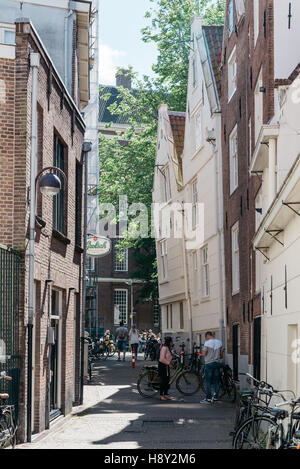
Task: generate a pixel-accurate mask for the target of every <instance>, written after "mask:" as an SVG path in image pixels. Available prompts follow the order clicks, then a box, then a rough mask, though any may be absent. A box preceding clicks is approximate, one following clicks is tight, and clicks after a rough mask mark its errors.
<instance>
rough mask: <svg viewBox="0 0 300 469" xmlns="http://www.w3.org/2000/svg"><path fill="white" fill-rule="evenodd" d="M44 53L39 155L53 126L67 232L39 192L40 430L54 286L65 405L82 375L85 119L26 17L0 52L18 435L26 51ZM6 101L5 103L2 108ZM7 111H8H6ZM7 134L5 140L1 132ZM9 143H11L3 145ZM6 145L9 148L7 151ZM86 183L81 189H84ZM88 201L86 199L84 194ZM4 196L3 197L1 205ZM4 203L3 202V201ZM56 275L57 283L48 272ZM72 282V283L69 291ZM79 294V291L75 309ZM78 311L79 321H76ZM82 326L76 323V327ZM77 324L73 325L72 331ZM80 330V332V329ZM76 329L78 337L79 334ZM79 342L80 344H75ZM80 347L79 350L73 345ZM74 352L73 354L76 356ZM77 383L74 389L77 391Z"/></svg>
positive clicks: (0, 213)
mask: <svg viewBox="0 0 300 469" xmlns="http://www.w3.org/2000/svg"><path fill="white" fill-rule="evenodd" d="M30 50H33V51H34V52H39V53H40V57H41V63H40V67H39V71H38V149H37V150H38V151H37V153H38V155H37V158H38V161H37V167H38V169H39V170H40V169H41V168H44V167H47V166H53V140H54V132H56V133H57V135H59V138H60V139H61V140H62V142H63V143H64V145H65V160H66V161H65V162H66V165H65V167H66V173H67V174H66V175H67V180H68V184H67V188H66V200H67V207H66V208H67V210H66V211H65V219H64V222H65V232H64V235H65V236H62V235H61V234H59V233H55V232H54V231H53V199H52V198H51V197H49V196H41V195H38V198H37V201H38V207H37V213H38V215H39V217H41V218H42V220H43V222H45V223H46V225H45V227H44V228H41V227H37V228H36V242H35V275H34V276H35V284H36V309H35V312H36V317H35V328H34V340H35V354H34V378H33V381H34V402H33V407H34V422H33V429H34V431H35V432H40V431H42V430H43V429H45V428H46V427H47V426H48V423H49V422H48V409H49V392H48V391H49V376H50V373H49V355H50V350H51V346H49V345H48V344H47V343H46V342H47V340H46V339H47V329H48V326H49V325H50V313H51V289H55V290H57V291H59V292H61V297H62V317H61V319H60V322H61V374H60V377H59V378H60V381H61V386H60V399H61V411H62V412H63V413H64V414H67V413H69V412H70V411H71V408H72V403H73V401H76V402H78V398H79V378H80V374H79V373H77V374H76V380H77V382H76V383H75V382H74V360H75V363H76V365H75V369H79V366H80V347H79V337H80V308H78V305H80V292H81V268H82V259H81V253H80V252H79V251H78V249H76V248H75V205H76V193H75V181H76V162H77V163H80V162H81V157H82V151H81V150H82V143H83V138H84V124H83V121H82V118H81V115H80V113H79V112H78V110H77V109H76V107H75V106H74V103H73V102H72V101H71V100H70V99H69V98H68V96H67V95H66V93H65V90H64V87H63V84H62V82H61V81H60V78H59V77H58V76H57V75H56V72H55V71H53V70H52V67H51V62H50V60H49V57H48V56H47V54H46V52H45V51H44V50H43V48H42V45H41V43H40V41H39V39H38V37H37V36H36V35H35V33H34V31H32V29H31V27H30V25H29V24H27V23H17V25H16V59H15V61H12V60H11V61H8V60H4V59H0V79H2V78H3V77H4V79H5V81H6V82H7V86H6V97H7V99H6V102H5V103H4V104H1V111H2V109H4V110H5V117H4V112H1V116H0V129H1V143H0V145H1V154H0V163H1V165H0V166H1V169H0V217H1V218H0V220H1V223H0V242H1V243H5V244H7V245H9V246H13V247H16V248H17V249H18V250H19V251H21V252H22V253H23V262H22V265H21V278H20V353H21V356H22V362H21V386H20V403H19V404H20V405H19V417H20V430H19V439H20V440H21V441H22V440H24V438H25V436H26V424H25V422H26V402H27V382H26V381H27V328H26V324H27V304H28V260H27V256H26V255H27V254H28V222H29V218H28V217H29V207H28V205H27V190H28V187H29V185H30V171H31V168H30V153H31V145H30V142H31V140H30V135H31V88H32V75H31V69H30V62H29V52H30ZM2 106H5V108H2ZM8 117H9V118H8ZM2 135H3V136H5V139H4V137H2ZM5 149H6V150H5ZM4 150H5V151H4ZM82 189H83V188H82ZM81 200H83V198H82V199H81ZM2 202H3V204H2ZM4 204H5V205H4ZM49 278H51V279H52V280H53V285H52V287H51V286H49V285H47V284H46V279H49ZM69 288H74V289H75V290H74V291H75V293H74V291H70V290H69ZM75 296H76V298H78V302H77V308H76V301H75ZM76 314H77V321H74V319H75V317H76ZM76 326H77V327H76ZM75 330H76V331H75ZM75 332H76V334H75ZM75 335H76V337H75ZM75 342H76V344H75ZM74 351H75V352H74ZM74 353H75V354H76V356H75V357H74ZM74 389H75V390H76V392H75V393H74Z"/></svg>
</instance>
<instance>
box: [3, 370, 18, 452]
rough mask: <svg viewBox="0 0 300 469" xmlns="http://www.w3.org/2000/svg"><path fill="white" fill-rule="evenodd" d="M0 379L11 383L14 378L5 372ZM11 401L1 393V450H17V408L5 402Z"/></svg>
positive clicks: (6, 395) (7, 395)
mask: <svg viewBox="0 0 300 469" xmlns="http://www.w3.org/2000/svg"><path fill="white" fill-rule="evenodd" d="M0 379H1V380H6V381H11V380H12V378H11V377H10V376H7V374H6V372H5V371H2V372H1V373H0ZM8 399H9V394H7V393H0V402H1V405H0V449H3V448H6V447H9V446H10V447H11V448H12V449H14V448H15V445H16V433H17V428H18V427H17V423H16V418H15V407H14V406H13V405H9V404H6V403H5V401H7V400H8Z"/></svg>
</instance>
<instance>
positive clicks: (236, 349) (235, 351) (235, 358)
mask: <svg viewBox="0 0 300 469" xmlns="http://www.w3.org/2000/svg"><path fill="white" fill-rule="evenodd" d="M239 355H240V325H239V324H234V326H233V327H232V372H233V377H234V379H235V380H238V379H239Z"/></svg>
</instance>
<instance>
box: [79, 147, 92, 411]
mask: <svg viewBox="0 0 300 469" xmlns="http://www.w3.org/2000/svg"><path fill="white" fill-rule="evenodd" d="M91 150H92V144H91V142H84V143H83V145H82V153H83V166H84V219H83V262H82V308H81V314H82V317H81V319H82V323H81V324H82V325H81V358H80V360H81V364H80V405H82V404H83V384H84V348H85V347H84V344H85V342H84V331H85V308H86V304H85V303H86V275H87V272H86V258H87V256H86V245H87V198H88V191H87V188H88V153H89V152H90V151H91Z"/></svg>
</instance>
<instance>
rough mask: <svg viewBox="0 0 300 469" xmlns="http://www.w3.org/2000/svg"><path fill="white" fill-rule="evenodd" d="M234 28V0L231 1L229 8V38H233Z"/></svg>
mask: <svg viewBox="0 0 300 469" xmlns="http://www.w3.org/2000/svg"><path fill="white" fill-rule="evenodd" d="M233 27H234V0H230V2H229V6H228V32H229V37H230V36H231V34H232V32H233Z"/></svg>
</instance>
